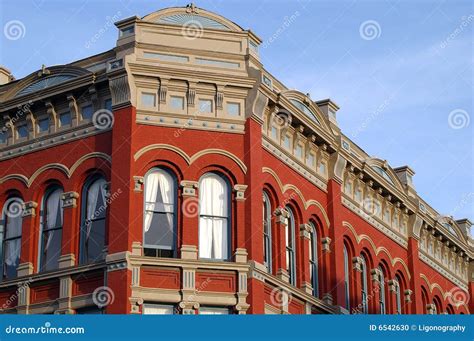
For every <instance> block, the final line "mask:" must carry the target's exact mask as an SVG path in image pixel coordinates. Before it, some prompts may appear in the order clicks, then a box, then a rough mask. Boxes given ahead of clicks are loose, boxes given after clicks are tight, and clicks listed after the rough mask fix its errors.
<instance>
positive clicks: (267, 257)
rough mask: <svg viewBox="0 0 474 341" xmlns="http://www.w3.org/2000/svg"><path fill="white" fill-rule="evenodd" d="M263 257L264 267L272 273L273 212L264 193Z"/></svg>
mask: <svg viewBox="0 0 474 341" xmlns="http://www.w3.org/2000/svg"><path fill="white" fill-rule="evenodd" d="M263 256H264V260H263V262H264V265H265V267H266V268H267V271H268V272H269V273H271V272H272V212H271V203H270V198H269V197H268V194H267V193H266V192H263Z"/></svg>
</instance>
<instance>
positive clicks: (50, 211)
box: [43, 188, 63, 250]
mask: <svg viewBox="0 0 474 341" xmlns="http://www.w3.org/2000/svg"><path fill="white" fill-rule="evenodd" d="M62 193H63V191H62V190H61V189H60V188H58V189H56V190H54V191H53V192H51V194H49V195H48V198H47V201H46V204H45V209H46V225H44V227H43V228H45V229H48V230H49V229H52V228H55V227H57V226H62V225H63V223H62V222H63V210H62V209H61V207H60V204H61V194H62ZM58 212H60V217H59V219H60V221H59V222H58V221H57V220H58ZM53 233H54V232H50V233H48V240H47V241H46V244H45V246H44V250H48V248H49V244H50V243H51V240H52V238H53Z"/></svg>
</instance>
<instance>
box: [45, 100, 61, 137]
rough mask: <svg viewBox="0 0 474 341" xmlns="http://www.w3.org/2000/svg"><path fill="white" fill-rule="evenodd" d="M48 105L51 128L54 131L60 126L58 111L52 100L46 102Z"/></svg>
mask: <svg viewBox="0 0 474 341" xmlns="http://www.w3.org/2000/svg"><path fill="white" fill-rule="evenodd" d="M44 104H45V105H46V113H47V114H48V117H49V130H50V131H51V132H52V133H54V132H56V129H57V127H58V113H57V112H56V109H55V108H54V105H53V103H52V102H51V101H50V100H47V101H45V102H44Z"/></svg>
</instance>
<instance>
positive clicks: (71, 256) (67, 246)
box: [59, 192, 81, 269]
mask: <svg viewBox="0 0 474 341" xmlns="http://www.w3.org/2000/svg"><path fill="white" fill-rule="evenodd" d="M78 198H79V193H77V192H65V193H63V194H62V197H61V199H62V202H63V203H62V206H63V231H62V244H61V256H60V257H59V268H60V269H62V268H67V267H70V266H74V265H75V264H76V260H78V259H79V248H78V245H79V242H80V241H79V239H80V236H81V230H80V226H81V222H80V209H79V208H78Z"/></svg>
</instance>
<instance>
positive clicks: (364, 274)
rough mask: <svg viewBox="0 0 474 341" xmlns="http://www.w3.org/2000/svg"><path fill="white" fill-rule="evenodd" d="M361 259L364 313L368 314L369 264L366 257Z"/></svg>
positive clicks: (361, 256)
mask: <svg viewBox="0 0 474 341" xmlns="http://www.w3.org/2000/svg"><path fill="white" fill-rule="evenodd" d="M360 258H361V261H362V262H361V269H362V272H361V285H362V287H361V294H362V295H361V297H362V302H361V303H362V313H363V314H367V313H368V288H367V285H368V283H367V262H366V260H365V257H364V255H360Z"/></svg>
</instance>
